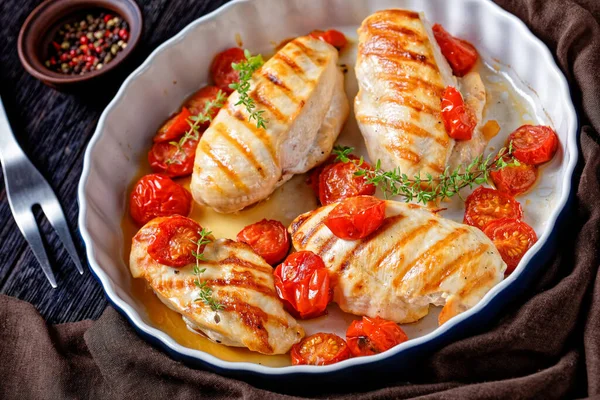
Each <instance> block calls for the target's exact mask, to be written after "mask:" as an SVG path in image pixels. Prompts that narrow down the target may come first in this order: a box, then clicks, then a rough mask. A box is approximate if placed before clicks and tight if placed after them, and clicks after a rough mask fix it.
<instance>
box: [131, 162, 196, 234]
mask: <svg viewBox="0 0 600 400" xmlns="http://www.w3.org/2000/svg"><path fill="white" fill-rule="evenodd" d="M191 210H192V195H191V194H190V192H188V191H187V190H185V189H184V188H183V187H182V186H180V185H178V184H176V183H175V182H173V181H172V180H171V178H169V177H168V176H166V175H160V174H150V175H146V176H144V177H142V179H140V180H139V181H138V182H137V183H136V184H135V186H134V187H133V190H132V191H131V196H130V199H129V213H130V214H131V217H132V218H133V220H134V221H135V222H136V223H137V224H138V225H144V224H146V222H148V221H150V220H151V219H153V218H156V217H168V216H170V215H175V214H179V215H184V216H187V215H188V214H189V213H190V211H191Z"/></svg>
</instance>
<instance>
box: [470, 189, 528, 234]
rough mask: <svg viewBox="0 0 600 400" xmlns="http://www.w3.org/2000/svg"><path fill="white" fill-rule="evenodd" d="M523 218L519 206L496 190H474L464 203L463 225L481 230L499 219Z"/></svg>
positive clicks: (506, 195)
mask: <svg viewBox="0 0 600 400" xmlns="http://www.w3.org/2000/svg"><path fill="white" fill-rule="evenodd" d="M522 217H523V210H522V209H521V204H519V202H518V201H516V200H515V199H514V198H513V197H512V196H511V195H508V194H506V193H502V192H500V191H498V190H494V189H488V188H484V187H482V186H480V187H478V188H477V189H475V191H474V192H473V193H471V194H470V195H469V197H467V201H466V202H465V219H464V223H465V224H468V225H471V226H475V227H477V228H479V229H481V230H483V228H484V227H485V226H486V225H487V224H488V223H489V222H490V221H494V220H496V219H500V218H516V219H520V218H522Z"/></svg>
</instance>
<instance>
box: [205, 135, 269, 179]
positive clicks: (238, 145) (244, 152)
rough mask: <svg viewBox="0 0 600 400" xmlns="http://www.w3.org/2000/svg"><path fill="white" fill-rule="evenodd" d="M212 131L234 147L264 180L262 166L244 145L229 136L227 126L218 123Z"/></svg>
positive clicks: (264, 174) (264, 175)
mask: <svg viewBox="0 0 600 400" xmlns="http://www.w3.org/2000/svg"><path fill="white" fill-rule="evenodd" d="M214 129H215V131H216V132H217V133H219V134H220V135H221V136H222V137H223V138H224V139H225V140H227V141H228V142H229V143H230V144H231V145H233V147H235V148H236V149H237V150H238V151H239V152H240V153H241V154H242V155H243V156H244V157H245V158H246V160H248V162H249V163H250V164H252V166H253V167H254V169H255V170H256V172H258V174H259V175H260V176H261V177H262V178H265V177H266V176H267V174H266V173H265V170H264V168H263V166H262V165H261V164H260V163H259V162H258V160H257V159H256V157H255V156H254V153H253V152H252V150H250V149H249V148H248V147H247V146H246V144H245V143H243V142H241V141H239V140H238V139H237V138H235V137H233V136H231V135H230V134H229V132H230V131H229V128H227V125H225V124H223V123H218V124H216V125H215V126H214Z"/></svg>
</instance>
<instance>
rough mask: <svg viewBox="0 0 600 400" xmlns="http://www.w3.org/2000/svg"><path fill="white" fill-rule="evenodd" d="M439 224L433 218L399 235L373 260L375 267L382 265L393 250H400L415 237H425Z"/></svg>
mask: <svg viewBox="0 0 600 400" xmlns="http://www.w3.org/2000/svg"><path fill="white" fill-rule="evenodd" d="M438 225H439V222H438V221H437V220H435V219H432V220H429V221H427V223H426V224H424V225H421V226H417V227H416V228H415V229H413V230H411V231H408V232H407V233H405V234H404V236H402V237H400V238H399V239H398V240H397V241H396V243H394V245H393V246H391V247H390V248H389V249H387V250H386V251H385V252H384V253H383V254H382V255H381V257H379V259H378V260H377V261H376V262H375V264H373V265H375V266H376V267H377V268H379V267H380V266H382V265H383V262H384V261H385V260H386V259H387V258H388V257H389V256H390V255H391V254H392V253H394V252H396V251H398V250H402V248H403V247H404V246H406V245H407V244H408V243H409V242H410V241H412V240H414V239H415V238H416V237H418V236H421V237H425V235H427V233H428V232H429V231H430V230H431V229H433V228H435V227H436V226H438Z"/></svg>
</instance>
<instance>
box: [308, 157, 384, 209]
mask: <svg viewBox="0 0 600 400" xmlns="http://www.w3.org/2000/svg"><path fill="white" fill-rule="evenodd" d="M360 168H362V169H371V166H370V165H369V164H368V163H367V162H366V161H364V162H363V163H362V164H361V166H360ZM356 171H358V167H357V166H356V165H355V164H354V163H351V162H347V163H344V162H341V161H339V162H336V163H334V164H330V165H327V166H326V167H325V168H324V169H323V171H322V172H321V174H320V176H319V200H320V201H321V204H322V205H324V206H325V205H327V204H331V203H335V202H337V201H340V200H343V199H347V198H349V197H355V196H363V195H365V196H371V195H373V194H375V190H376V188H375V186H374V185H373V184H370V183H368V182H367V179H366V178H365V177H364V176H356V175H354V174H355V172H356Z"/></svg>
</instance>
